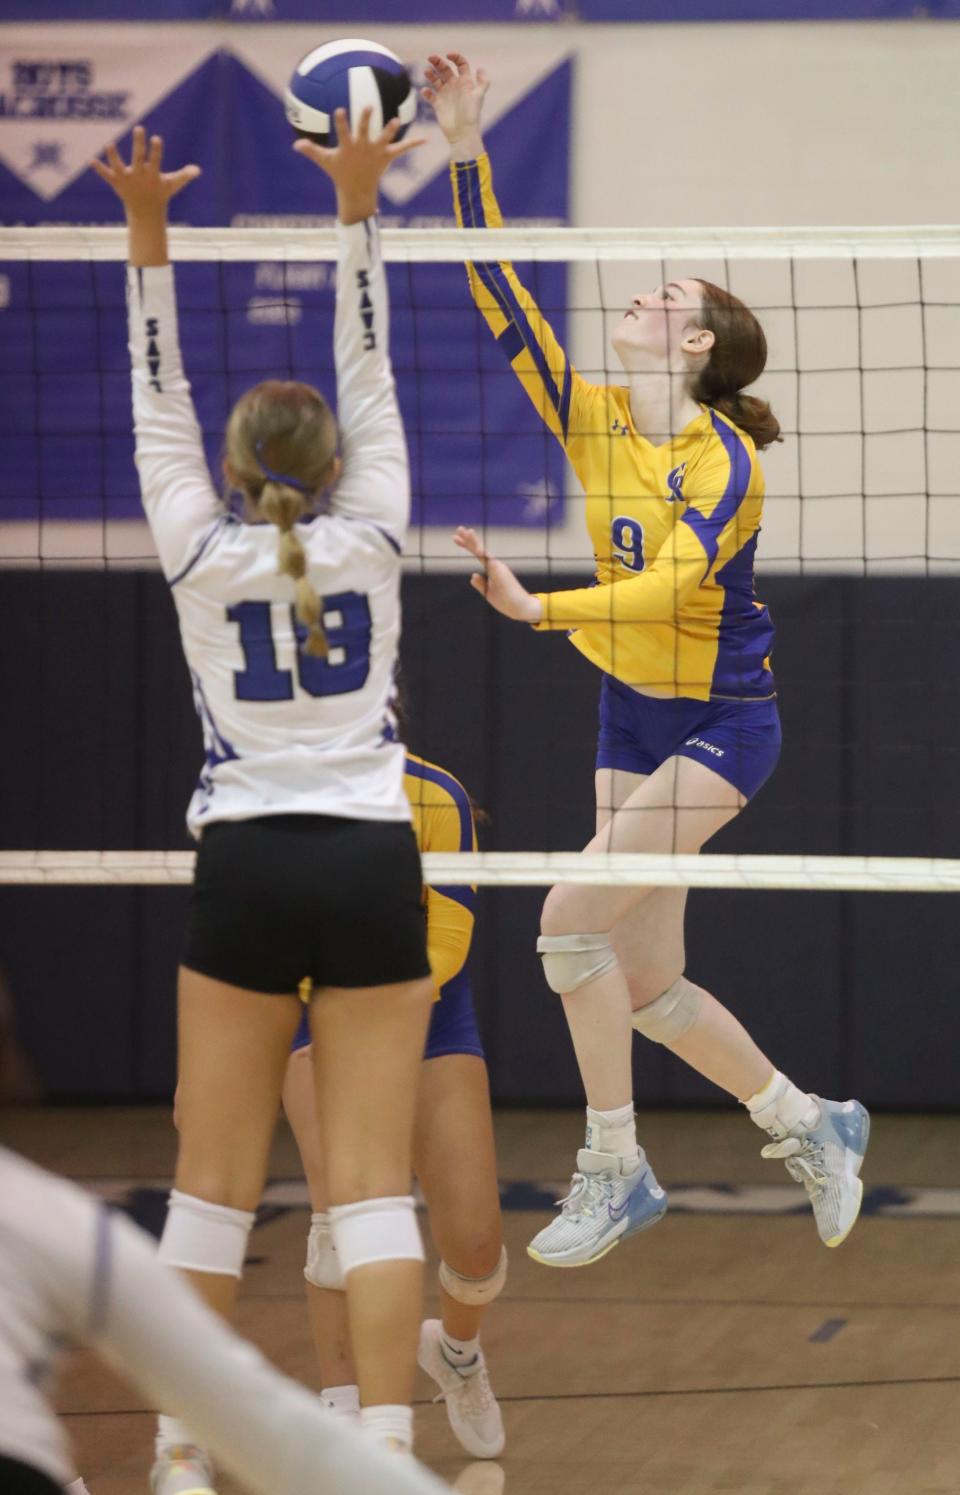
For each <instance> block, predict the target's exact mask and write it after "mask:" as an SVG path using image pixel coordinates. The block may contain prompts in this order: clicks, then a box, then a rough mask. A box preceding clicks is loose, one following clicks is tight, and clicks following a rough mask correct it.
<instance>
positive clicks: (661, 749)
mask: <svg viewBox="0 0 960 1495" xmlns="http://www.w3.org/2000/svg"><path fill="white" fill-rule="evenodd" d="M779 756H780V714H779V712H778V711H777V702H776V699H775V698H768V699H767V700H761V701H758V700H749V699H747V700H740V701H692V700H690V699H689V698H688V697H686V696H677V697H676V698H675V699H672V700H669V699H660V698H658V697H654V696H643V695H640V693H639V692H638V691H635V690H631V689H630V686H629V685H624V684H623V683H622V682H621V681H619V680H616V679H614V677H613V676H612V675H604V677H603V685H602V686H601V688H600V740H599V742H598V743H597V767H598V768H623V769H626V770H627V771H628V772H629V773H643V774H651V773H653V772H654V771H655V770H656V769H658V768H659V767H660V765H661V763H666V761H667V759H668V758H674V757H680V758H693V759H694V761H695V762H697V763H703V764H704V765H705V766H706V767H707V768H712V769H713V771H714V773H718V774H719V775H720V777H721V778H722V779H726V780H727V782H728V783H729V784H733V786H734V787H735V788H736V789H739V790H740V793H741V794H742V795H743V796H744V798H745V799H752V798H753V796H754V795H755V794H756V792H757V790H758V789H759V788H760V786H761V785H762V784H764V783H765V782H766V780H767V779H768V778H769V777H770V775H771V774H772V773H773V770H774V769H775V768H776V766H777V759H778V758H779Z"/></svg>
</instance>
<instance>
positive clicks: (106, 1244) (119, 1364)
mask: <svg viewBox="0 0 960 1495" xmlns="http://www.w3.org/2000/svg"><path fill="white" fill-rule="evenodd" d="M71 1342H86V1343H88V1344H90V1345H91V1347H92V1348H93V1349H95V1350H96V1351H97V1352H98V1353H99V1354H100V1355H101V1356H102V1357H103V1359H104V1360H106V1361H107V1363H108V1364H109V1365H111V1366H112V1367H113V1369H114V1370H116V1371H117V1372H119V1374H120V1375H122V1376H123V1377H124V1378H125V1379H126V1380H128V1381H130V1382H131V1383H132V1384H133V1385H134V1386H136V1387H137V1388H138V1389H139V1390H140V1392H141V1393H142V1394H143V1395H144V1396H146V1397H147V1399H148V1401H149V1402H150V1403H152V1405H153V1406H156V1407H163V1408H164V1409H165V1410H166V1411H167V1412H169V1413H171V1414H172V1415H174V1416H177V1417H179V1418H181V1419H182V1420H183V1421H184V1422H186V1424H187V1426H188V1427H189V1428H190V1431H191V1432H192V1433H193V1435H194V1436H195V1437H196V1438H198V1439H199V1440H200V1441H201V1443H202V1444H203V1445H204V1446H205V1447H207V1448H209V1449H210V1450H211V1452H212V1453H213V1454H214V1456H215V1457H216V1459H217V1460H218V1462H219V1463H220V1464H222V1466H223V1467H224V1468H225V1469H227V1470H229V1472H230V1473H231V1474H233V1475H234V1476H235V1477H236V1479H238V1480H239V1481H240V1482H241V1484H242V1485H243V1487H244V1488H245V1489H247V1490H252V1491H254V1492H255V1495H318V1492H319V1491H323V1495H441V1491H443V1490H445V1489H446V1488H447V1487H446V1485H442V1484H441V1483H440V1481H439V1480H436V1479H434V1478H433V1476H432V1475H430V1474H428V1473H427V1471H426V1470H425V1469H423V1468H422V1467H421V1466H420V1465H419V1464H416V1463H415V1462H414V1461H413V1460H412V1459H406V1458H403V1457H401V1456H399V1455H397V1454H390V1453H387V1452H386V1451H385V1450H383V1449H381V1448H380V1447H378V1446H377V1445H376V1444H375V1443H373V1442H372V1441H371V1440H370V1439H369V1438H368V1437H367V1436H365V1435H364V1434H362V1433H360V1432H359V1431H357V1430H356V1429H355V1428H352V1427H350V1426H349V1425H348V1424H346V1423H345V1422H344V1421H343V1419H342V1418H339V1417H337V1415H336V1414H335V1413H332V1412H330V1411H328V1410H327V1409H326V1408H325V1407H324V1406H323V1404H322V1403H321V1402H320V1400H319V1398H317V1397H315V1396H311V1395H310V1393H309V1392H307V1391H305V1390H304V1388H303V1387H302V1386H297V1385H296V1384H295V1383H294V1382H293V1381H290V1380H288V1379H287V1378H286V1376H282V1375H281V1374H280V1373H279V1371H276V1370H274V1369H273V1367H272V1366H270V1365H268V1364H267V1362H266V1361H265V1360H264V1359H263V1357H262V1355H260V1354H259V1353H258V1351H257V1350H255V1349H254V1348H253V1346H252V1345H249V1344H247V1343H246V1341H245V1340H242V1339H241V1338H240V1337H239V1335H237V1334H235V1333H234V1332H233V1330H232V1329H230V1328H229V1327H228V1326H227V1325H226V1324H225V1323H224V1322H223V1320H222V1319H221V1318H219V1317H218V1316H217V1315H216V1314H214V1313H212V1312H211V1311H210V1309H208V1308H207V1307H206V1305H205V1304H204V1303H202V1302H201V1301H200V1299H199V1298H198V1297H197V1295H196V1294H195V1293H194V1292H193V1290H192V1289H191V1288H189V1287H188V1286H187V1284H186V1283H185V1282H184V1281H183V1279H182V1278H180V1277H178V1276H177V1274H176V1273H175V1272H173V1271H172V1270H170V1269H169V1268H167V1267H164V1266H163V1265H161V1263H160V1262H159V1261H158V1260H157V1255H156V1246H155V1243H154V1242H153V1241H152V1240H151V1239H150V1237H149V1236H147V1235H145V1234H144V1233H143V1231H141V1230H138V1229H137V1228H136V1226H134V1225H131V1224H130V1222H129V1221H128V1220H124V1219H123V1218H122V1217H121V1216H119V1215H117V1214H114V1213H113V1212H112V1211H109V1210H107V1208H106V1207H105V1206H104V1205H102V1204H101V1203H99V1201H97V1200H95V1199H92V1198H91V1197H90V1196H89V1195H88V1194H85V1193H83V1192H82V1190H80V1189H78V1188H76V1187H75V1186H74V1185H73V1184H68V1183H66V1182H65V1181H64V1180H63V1179H59V1178H54V1177H53V1176H52V1175H51V1174H49V1173H44V1172H43V1171H42V1170H41V1169H39V1168H35V1167H33V1166H32V1165H31V1164H29V1163H25V1162H24V1161H23V1159H22V1158H19V1157H17V1156H15V1154H13V1153H11V1152H7V1151H6V1150H5V1149H4V1148H0V1454H2V1455H5V1456H6V1457H7V1458H9V1459H16V1460H19V1461H20V1462H21V1463H24V1464H27V1465H28V1466H30V1467H32V1468H34V1469H39V1470H40V1471H41V1472H42V1473H44V1474H46V1475H48V1477H49V1478H50V1479H52V1480H53V1481H55V1482H56V1483H57V1484H61V1485H62V1484H65V1483H66V1482H67V1481H68V1480H70V1479H73V1478H74V1475H75V1471H74V1469H73V1467H72V1464H73V1461H72V1458H71V1456H70V1451H69V1447H68V1444H67V1440H66V1438H65V1436H64V1433H63V1429H62V1428H61V1426H60V1423H59V1422H58V1421H57V1419H56V1417H55V1416H54V1414H53V1411H52V1409H51V1407H50V1404H49V1401H48V1399H47V1398H48V1388H49V1385H50V1381H51V1379H52V1377H53V1375H54V1373H55V1371H56V1368H57V1362H58V1361H59V1359H60V1356H61V1353H62V1351H63V1349H64V1347H65V1346H66V1345H67V1344H69V1343H71ZM144 1455H145V1458H146V1457H147V1455H148V1450H147V1449H145V1450H144Z"/></svg>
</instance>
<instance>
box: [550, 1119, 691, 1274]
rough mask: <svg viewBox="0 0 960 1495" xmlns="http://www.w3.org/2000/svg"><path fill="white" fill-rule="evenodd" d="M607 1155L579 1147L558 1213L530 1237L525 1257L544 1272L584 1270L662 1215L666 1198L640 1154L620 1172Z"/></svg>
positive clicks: (622, 1165) (618, 1162)
mask: <svg viewBox="0 0 960 1495" xmlns="http://www.w3.org/2000/svg"><path fill="white" fill-rule="evenodd" d="M626 1168H627V1164H626V1162H625V1160H624V1159H622V1158H619V1157H616V1156H614V1154H613V1153H607V1152H593V1151H592V1150H591V1149H589V1148H586V1147H581V1149H580V1151H579V1152H578V1153H577V1169H578V1171H577V1172H576V1173H575V1174H574V1175H573V1178H572V1180H571V1183H570V1193H569V1194H568V1195H567V1196H566V1198H565V1199H561V1200H560V1202H559V1206H558V1207H559V1210H560V1214H559V1215H558V1216H557V1218H556V1219H555V1220H551V1222H550V1224H549V1225H545V1226H544V1228H543V1229H542V1230H541V1231H540V1232H539V1233H538V1234H537V1235H535V1236H534V1238H533V1240H532V1241H531V1242H530V1244H529V1246H528V1247H527V1255H528V1256H532V1257H533V1259H534V1261H539V1262H542V1263H543V1265H544V1266H545V1267H586V1266H589V1265H590V1263H591V1262H594V1261H599V1260H600V1258H601V1256H606V1254H607V1252H608V1251H612V1250H613V1248H614V1246H616V1245H618V1244H619V1243H620V1241H623V1240H626V1238H627V1236H630V1235H636V1234H637V1233H638V1232H639V1231H641V1230H648V1229H649V1228H650V1226H651V1225H656V1223H657V1221H658V1220H662V1219H663V1217H664V1215H665V1214H666V1212H667V1196H666V1194H665V1193H664V1191H663V1189H661V1187H660V1185H659V1184H658V1183H657V1180H656V1177H655V1176H654V1172H653V1169H652V1168H651V1167H650V1164H649V1163H648V1162H647V1160H646V1156H645V1154H643V1153H642V1152H641V1153H638V1162H637V1164H636V1165H635V1166H634V1167H632V1168H631V1169H630V1171H629V1172H628V1171H626Z"/></svg>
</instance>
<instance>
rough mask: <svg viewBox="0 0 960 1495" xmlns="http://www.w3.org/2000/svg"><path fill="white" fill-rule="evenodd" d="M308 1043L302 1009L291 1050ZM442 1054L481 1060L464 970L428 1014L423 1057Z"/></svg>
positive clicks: (481, 1054) (444, 989)
mask: <svg viewBox="0 0 960 1495" xmlns="http://www.w3.org/2000/svg"><path fill="white" fill-rule="evenodd" d="M309 1042H310V1023H309V1017H308V1013H307V1010H306V1008H304V1011H303V1016H302V1017H301V1019H300V1026H299V1028H298V1029H297V1034H296V1037H295V1038H294V1040H293V1048H294V1049H302V1048H305V1047H306V1045H307V1044H308V1043H309ZM444 1054H474V1055H476V1057H477V1058H478V1059H482V1058H484V1052H483V1044H482V1043H481V1042H480V1030H479V1029H478V1027H477V1014H476V1012H475V1011H474V1008H473V992H472V991H471V989H470V977H469V976H468V975H467V972H466V971H461V972H460V974H459V975H457V976H454V978H453V980H452V981H448V982H447V984H446V986H445V987H444V988H443V991H442V992H441V994H440V1000H439V1002H434V1004H433V1008H432V1011H431V1014H430V1026H429V1028H428V1029H427V1042H426V1047H425V1048H424V1051H423V1057H424V1059H440V1058H442V1057H443V1055H444Z"/></svg>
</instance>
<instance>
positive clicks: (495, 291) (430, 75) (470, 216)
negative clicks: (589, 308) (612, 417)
mask: <svg viewBox="0 0 960 1495" xmlns="http://www.w3.org/2000/svg"><path fill="white" fill-rule="evenodd" d="M427 79H428V83H429V86H428V87H427V88H425V89H424V90H423V97H424V98H425V99H426V101H427V103H429V104H431V105H432V107H433V109H434V112H435V114H436V116H437V123H438V124H439V125H440V128H441V129H442V130H443V132H444V134H445V135H446V137H447V140H448V142H449V145H450V180H451V183H452V186H453V206H454V211H455V213H456V215H457V222H458V224H459V225H460V227H461V228H501V227H502V226H503V219H502V217H501V214H500V208H499V205H498V203H497V199H496V197H495V196H494V191H493V172H492V169H491V165H490V158H489V156H488V155H487V153H486V151H485V149H484V145H483V138H482V136H481V134H480V113H481V110H482V107H483V99H484V96H485V94H486V92H487V89H488V88H489V86H490V85H489V79H488V78H487V76H486V74H485V73H484V72H483V69H482V68H479V69H478V70H477V72H476V74H474V73H473V71H472V69H471V67H470V64H469V63H468V62H467V60H466V58H465V57H464V56H463V55H462V54H461V53H459V52H450V53H449V54H448V55H447V57H441V56H439V54H436V53H435V54H433V55H432V56H431V57H430V59H429V67H428V68H427ZM467 277H468V280H469V283H470V292H471V295H472V296H473V299H474V301H475V302H476V304H477V307H478V309H479V310H480V311H481V312H482V314H483V316H484V319H485V321H486V323H487V325H488V327H489V328H490V330H491V332H492V333H493V335H494V337H495V338H496V340H497V342H498V343H499V345H500V347H501V348H502V350H503V352H504V354H505V355H506V357H507V359H508V361H509V363H510V365H511V367H512V368H513V370H514V373H515V374H516V375H517V377H518V379H519V380H520V383H521V384H522V385H523V387H524V389H525V390H526V392H527V394H528V395H529V397H530V399H531V400H532V402H533V405H534V408H535V409H536V411H537V414H538V415H539V416H540V418H541V420H542V421H543V422H544V423H545V424H546V425H547V426H548V427H549V429H550V430H551V431H552V432H553V434H554V435H555V436H556V437H557V439H558V440H559V441H560V442H561V443H562V445H563V446H564V448H565V449H566V450H567V452H568V454H569V455H570V457H571V459H572V460H573V461H574V462H576V439H577V437H578V436H580V435H582V434H586V433H587V431H589V430H590V429H591V426H592V423H593V418H594V415H595V412H596V410H597V408H598V399H599V397H600V396H601V395H602V390H601V389H600V388H599V387H598V386H596V385H592V384H589V383H588V382H587V380H585V379H584V378H583V377H582V376H581V375H580V374H578V373H577V371H576V369H575V368H574V367H573V364H572V363H571V362H570V360H569V358H568V357H567V355H566V352H565V351H564V349H563V347H562V346H561V344H560V343H559V342H558V340H557V338H556V335H555V334H554V331H553V328H552V327H551V326H550V323H549V322H548V321H547V319H546V317H545V316H544V315H543V313H542V312H541V310H540V308H539V307H538V306H537V303H536V301H535V300H534V298H533V297H532V296H531V295H530V293H529V291H528V290H527V289H526V287H525V286H524V285H523V284H522V282H521V281H520V280H519V279H518V277H517V275H516V274H515V272H514V269H513V266H512V265H511V264H509V262H508V261H506V260H490V261H484V262H482V263H481V262H471V263H469V264H468V265H467ZM601 418H602V417H601Z"/></svg>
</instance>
